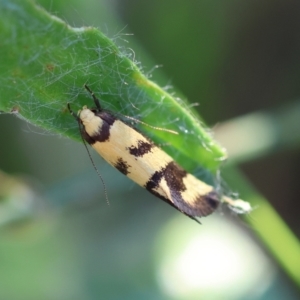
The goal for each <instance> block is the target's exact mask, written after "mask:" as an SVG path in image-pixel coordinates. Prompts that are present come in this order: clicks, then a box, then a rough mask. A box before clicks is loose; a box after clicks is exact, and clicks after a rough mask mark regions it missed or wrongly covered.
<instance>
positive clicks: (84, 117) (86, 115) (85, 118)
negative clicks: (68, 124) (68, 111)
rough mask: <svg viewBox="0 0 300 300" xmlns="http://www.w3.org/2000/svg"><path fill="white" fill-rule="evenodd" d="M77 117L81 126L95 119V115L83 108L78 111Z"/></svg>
mask: <svg viewBox="0 0 300 300" xmlns="http://www.w3.org/2000/svg"><path fill="white" fill-rule="evenodd" d="M78 117H79V119H80V121H81V122H82V123H83V124H87V123H90V122H92V121H93V119H94V118H95V113H94V112H93V111H91V110H90V109H88V108H87V107H86V106H84V107H83V108H82V109H81V110H79V111H78Z"/></svg>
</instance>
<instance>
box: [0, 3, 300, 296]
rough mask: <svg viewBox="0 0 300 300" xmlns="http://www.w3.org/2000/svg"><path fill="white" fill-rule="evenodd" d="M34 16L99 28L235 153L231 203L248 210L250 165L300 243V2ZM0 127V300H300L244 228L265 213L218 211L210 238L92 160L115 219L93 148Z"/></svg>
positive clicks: (20, 127) (104, 8)
mask: <svg viewBox="0 0 300 300" xmlns="http://www.w3.org/2000/svg"><path fill="white" fill-rule="evenodd" d="M37 2H38V3H40V4H41V5H42V6H43V7H44V8H46V9H47V10H48V11H50V12H51V13H53V14H55V15H57V16H58V17H60V18H62V19H63V20H65V21H66V22H67V23H69V24H70V25H71V26H75V27H80V26H83V25H84V26H96V27H99V28H100V29H101V30H102V31H103V32H104V33H106V34H107V35H108V36H109V37H111V38H113V39H115V40H116V42H117V43H118V44H119V45H120V46H121V47H126V48H131V49H132V51H133V53H134V54H135V58H136V60H138V61H140V62H141V68H142V69H143V70H144V72H145V73H147V74H148V75H149V76H151V77H152V79H153V80H154V81H155V82H157V83H158V84H159V85H161V86H163V87H166V89H168V90H169V91H170V92H173V93H175V92H176V93H177V94H178V95H180V96H181V97H183V96H182V95H184V97H186V98H187V99H189V102H190V103H191V104H195V103H198V106H197V107H196V108H197V110H198V111H199V112H200V114H201V116H202V117H203V118H204V119H205V121H206V122H207V124H208V125H209V126H210V127H212V128H213V130H214V132H215V136H216V138H217V140H219V141H220V142H221V143H222V144H223V145H224V146H225V147H226V148H227V149H228V152H229V160H228V162H227V164H226V165H225V166H224V168H223V169H222V177H224V178H225V180H226V179H227V180H228V182H230V188H228V189H232V190H233V192H240V193H241V196H242V197H244V198H245V195H243V194H242V188H239V185H238V182H239V177H240V175H235V173H234V172H230V168H232V167H233V166H234V165H237V164H239V167H240V168H241V169H242V171H243V173H244V175H245V176H246V177H248V179H249V181H250V182H251V183H252V184H253V186H255V187H256V188H257V190H259V191H260V193H261V194H262V195H264V196H265V197H266V198H267V199H268V200H269V202H270V204H271V205H272V206H273V207H275V209H276V210H277V212H278V213H279V214H280V215H281V217H282V218H283V220H284V222H285V223H286V225H287V226H288V227H290V229H291V230H292V231H293V233H294V234H295V236H297V237H298V238H299V236H300V218H299V211H300V209H299V206H300V204H299V201H298V200H299V199H300V187H299V184H298V181H299V179H298V178H299V176H298V172H299V169H300V156H299V146H300V133H299V132H300V130H299V127H300V126H299V125H300V100H299V96H300V88H299V87H300V85H299V84H298V80H297V79H298V78H299V75H300V60H299V54H300V37H299V29H300V19H299V13H300V3H299V2H297V1H283V0H277V1H248V2H247V1H234V0H226V1H224V0H223V1H221V0H215V1H192V0H190V1H177V0H173V1H171V0H164V1H157V0H153V1H134V0H123V1H116V0H115V1H108V0H107V1H104V0H101V1H100V0H97V1H96V0H88V1H80V0H77V1H76V0H72V1H70V0H69V1H58V0H53V1H37ZM0 126H1V128H2V130H1V134H0V145H1V148H0V169H1V170H2V171H3V172H5V173H6V174H0V179H1V180H0V185H1V190H0V197H3V198H5V199H6V201H5V202H4V201H3V202H2V203H1V206H0V224H1V225H2V226H1V228H0V265H1V268H0V299H13V300H14V299H16V300H17V299H51V300H52V299H299V294H300V293H299V282H297V281H296V279H295V277H294V278H291V276H288V275H287V274H286V272H284V271H283V268H282V267H281V265H278V263H277V261H276V259H274V257H273V256H272V255H271V254H270V252H269V250H268V249H267V248H265V247H264V241H263V240H260V241H259V240H258V238H257V235H258V236H259V235H260V234H259V228H257V227H255V229H253V226H252V225H248V224H247V221H249V220H251V223H250V224H253V223H254V224H255V214H256V213H259V210H260V207H256V208H255V211H254V212H253V213H252V214H250V215H248V216H246V217H245V219H244V220H242V221H241V220H240V219H239V218H238V217H236V216H235V215H234V214H233V213H232V212H229V211H227V210H226V209H225V208H224V209H220V210H219V211H218V212H217V213H215V214H214V215H213V216H210V217H209V218H205V219H202V223H203V225H202V226H199V225H198V224H196V223H195V222H192V221H191V220H190V219H188V218H186V217H185V216H183V215H181V214H179V213H178V212H177V211H175V210H172V209H170V207H169V206H167V205H165V204H164V203H162V201H158V200H157V199H156V198H154V197H152V196H151V195H149V194H148V193H147V192H146V191H144V190H142V189H141V188H139V187H137V186H136V185H135V184H134V183H132V182H131V181H130V180H128V179H127V178H126V177H124V176H122V175H120V174H118V172H117V171H115V170H113V169H112V168H111V167H109V166H108V165H107V164H106V163H105V162H103V161H102V160H101V158H98V157H97V155H93V157H94V159H95V162H96V163H97V166H98V168H99V170H100V172H101V174H102V176H103V177H104V180H105V183H106V185H107V189H108V195H109V199H110V206H107V205H106V202H105V200H104V197H103V187H102V185H101V182H100V181H99V178H97V176H96V174H95V172H94V170H93V168H92V166H91V164H90V162H89V159H88V156H87V154H86V152H85V149H84V147H83V146H82V145H80V144H78V143H75V142H73V141H71V140H67V139H65V138H60V137H58V136H53V135H51V134H50V133H48V132H43V131H41V130H40V129H38V128H35V127H33V126H31V125H29V124H26V123H24V122H22V121H21V120H19V119H17V118H16V117H15V116H11V115H0ZM8 174H9V175H8ZM228 174H232V175H228ZM227 176H228V178H227ZM10 187H12V189H10ZM240 189H241V190H240ZM11 190H13V191H14V192H13V193H12V192H11ZM3 195H4V196H5V197H4V196H3ZM246 200H249V199H246ZM260 226H264V224H263V223H262V222H260ZM262 229H263V228H262ZM270 232H272V234H273V236H272V238H273V239H275V240H276V238H277V237H278V247H281V246H285V245H280V244H279V243H280V240H281V239H280V233H279V232H278V231H277V230H276V226H275V224H274V231H272V228H271V230H270ZM286 247H287V249H286V250H287V251H286V253H287V255H289V253H293V252H291V251H290V249H288V247H289V245H286ZM299 256H300V253H298V257H290V260H291V261H293V260H294V261H295V263H296V262H298V261H299ZM299 275H300V268H299ZM298 278H299V276H298ZM297 284H298V285H297Z"/></svg>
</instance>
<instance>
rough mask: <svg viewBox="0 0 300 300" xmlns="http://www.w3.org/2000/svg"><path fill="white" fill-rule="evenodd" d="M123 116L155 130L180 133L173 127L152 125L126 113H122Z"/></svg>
mask: <svg viewBox="0 0 300 300" xmlns="http://www.w3.org/2000/svg"><path fill="white" fill-rule="evenodd" d="M122 116H123V117H125V118H127V119H129V120H132V121H135V122H137V123H140V124H143V125H145V126H148V127H150V128H153V129H155V130H160V131H165V132H169V133H172V134H178V132H177V131H175V130H171V129H167V128H162V127H156V126H152V125H149V124H147V123H145V122H143V121H140V120H138V119H135V118H133V117H130V116H126V115H122Z"/></svg>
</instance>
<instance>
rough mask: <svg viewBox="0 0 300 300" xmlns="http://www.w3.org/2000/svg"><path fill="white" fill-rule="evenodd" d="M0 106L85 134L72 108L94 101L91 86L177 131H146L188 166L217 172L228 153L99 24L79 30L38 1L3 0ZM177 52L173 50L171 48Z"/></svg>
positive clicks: (114, 106) (119, 105)
mask: <svg viewBox="0 0 300 300" xmlns="http://www.w3.org/2000/svg"><path fill="white" fill-rule="evenodd" d="M0 41H1V44H0V89H1V93H0V110H2V111H4V112H12V111H13V112H17V115H18V116H19V117H21V118H23V119H25V120H27V121H28V122H30V123H32V124H35V125H37V126H39V127H41V128H44V129H46V130H49V131H52V132H56V133H58V134H60V135H64V136H68V137H71V138H75V139H77V140H79V139H80V136H79V132H78V126H77V123H76V122H75V121H74V119H73V117H71V116H70V114H69V112H68V110H67V108H66V107H67V102H71V105H72V108H73V110H77V109H80V108H81V107H82V106H83V105H87V106H93V102H92V99H91V97H90V95H89V94H88V93H87V92H86V91H85V89H84V87H83V86H84V84H85V83H86V84H88V85H89V87H90V88H91V89H92V90H93V91H94V92H95V94H96V95H98V97H100V98H101V101H102V102H101V103H102V107H103V108H106V109H109V110H111V111H113V112H116V113H122V114H125V115H129V116H131V117H135V118H138V119H141V120H142V121H143V122H146V123H148V124H150V125H152V126H158V127H162V128H167V129H171V130H175V131H177V132H178V133H179V134H178V135H174V134H170V133H167V132H164V131H159V130H154V129H152V128H149V127H147V126H142V125H139V126H142V129H141V130H142V131H143V132H144V133H145V134H147V135H148V136H150V137H151V138H153V140H154V141H155V142H157V143H167V144H169V145H171V146H172V147H171V146H165V147H164V149H165V151H166V152H168V153H169V154H170V155H172V156H173V157H174V158H175V159H176V160H177V161H178V162H179V163H180V164H181V165H182V166H183V167H185V168H186V169H188V170H189V171H191V172H193V171H195V170H196V168H198V167H199V166H201V167H204V168H206V169H208V170H209V171H210V172H213V173H214V172H215V171H216V170H218V169H219V167H220V163H221V161H223V160H224V158H225V157H226V154H225V151H224V149H223V148H221V147H220V146H219V145H218V144H217V143H216V142H215V141H214V140H213V139H212V138H211V136H210V134H209V133H208V132H207V130H206V129H205V128H203V127H202V126H201V124H200V122H199V121H198V120H197V119H195V118H194V116H192V114H191V112H190V110H189V109H188V108H187V105H186V104H185V103H184V102H183V101H181V100H178V99H175V98H174V97H173V96H172V95H170V94H168V93H167V92H166V91H165V90H163V89H162V88H160V87H159V86H157V85H156V84H155V83H153V82H151V81H150V80H148V79H147V78H146V77H145V76H144V75H143V74H142V73H141V72H140V70H139V68H138V67H137V66H136V64H135V63H134V62H133V61H132V60H130V51H128V52H129V53H123V52H121V51H120V50H119V48H118V47H117V46H116V45H115V44H114V43H113V41H112V40H110V39H109V38H107V37H106V36H104V35H103V34H102V33H101V32H100V31H99V30H98V29H95V28H92V27H82V28H72V27H70V26H69V25H67V24H65V23H64V22H63V21H62V20H60V19H58V18H57V17H54V16H52V15H50V14H48V13H47V12H46V11H45V10H43V9H42V8H40V7H38V6H36V5H35V4H34V3H33V2H31V1H24V0H14V1H13V0H1V1H0ZM170 51H171V49H170Z"/></svg>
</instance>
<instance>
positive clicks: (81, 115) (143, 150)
mask: <svg viewBox="0 0 300 300" xmlns="http://www.w3.org/2000/svg"><path fill="white" fill-rule="evenodd" d="M85 88H86V89H87V91H88V92H90V93H91V95H92V97H93V100H94V102H95V105H96V107H95V108H92V109H89V108H87V107H86V106H84V107H83V108H82V109H81V110H79V111H78V114H75V113H74V112H73V111H72V110H71V108H70V105H69V104H68V109H69V111H70V113H71V114H72V115H73V116H74V117H75V118H76V119H77V121H78V123H79V127H80V130H81V135H82V137H83V139H84V140H85V141H86V142H87V143H88V144H90V145H91V146H92V147H93V148H94V149H95V150H96V151H97V152H98V153H99V154H100V155H101V156H102V157H103V158H104V159H105V160H106V161H107V162H108V163H110V164H111V165H112V166H114V167H115V168H116V169H118V170H119V171H120V172H121V173H123V174H124V175H126V176H128V177H129V178H130V179H132V180H133V181H135V182H136V183H137V184H139V185H140V186H142V187H144V188H146V189H147V190H148V191H149V192H150V193H152V194H153V195H155V196H157V197H158V198H160V199H162V200H163V201H165V202H167V203H168V204H170V205H171V206H173V207H175V208H176V209H177V210H179V211H180V212H182V213H184V214H185V215H187V216H189V217H190V218H192V219H194V220H195V221H197V222H198V220H197V219H196V217H204V216H207V215H209V214H211V213H212V212H213V211H214V210H215V209H216V208H217V207H218V205H219V203H220V197H219V194H218V193H217V192H216V191H215V190H214V188H213V187H212V186H210V185H207V184H206V183H204V182H202V181H200V180H199V179H197V178H196V177H195V176H193V175H192V174H189V173H188V172H187V171H185V170H184V169H183V168H181V167H180V166H179V165H178V164H177V163H176V162H175V161H174V160H173V159H172V158H171V157H170V156H169V155H168V154H167V153H165V152H164V151H163V150H162V149H160V148H159V147H158V146H156V145H155V144H154V143H153V141H151V140H150V139H149V138H147V137H146V136H144V135H143V134H141V133H140V132H139V131H137V129H135V128H134V127H132V126H131V125H129V124H127V123H126V122H125V121H123V120H121V119H120V118H118V117H116V116H115V115H114V114H113V113H111V112H109V111H107V110H104V109H103V108H102V107H101V105H100V101H99V99H98V98H97V97H96V96H95V95H94V93H93V92H92V91H91V90H90V89H89V88H88V87H87V86H86V85H85Z"/></svg>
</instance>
